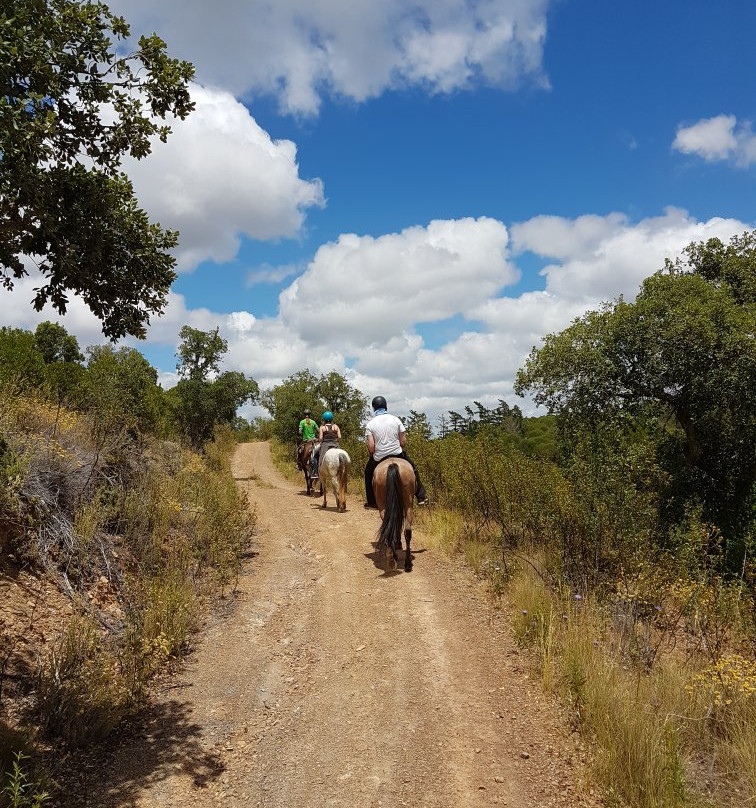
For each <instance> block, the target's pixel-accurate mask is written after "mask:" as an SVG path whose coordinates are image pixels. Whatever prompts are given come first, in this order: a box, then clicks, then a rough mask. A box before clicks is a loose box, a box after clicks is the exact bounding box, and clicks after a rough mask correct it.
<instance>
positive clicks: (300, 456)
mask: <svg viewBox="0 0 756 808" xmlns="http://www.w3.org/2000/svg"><path fill="white" fill-rule="evenodd" d="M314 447H315V441H314V440H306V441H305V442H304V443H303V444H302V445H301V446H300V447H299V449H298V450H297V467H298V468H299V470H300V471H303V472H304V476H305V484H306V485H307V496H308V497H309V496H310V495H311V494H312V491H313V485H312V483H313V480H312V478H311V477H310V460H311V459H312V450H313V448H314Z"/></svg>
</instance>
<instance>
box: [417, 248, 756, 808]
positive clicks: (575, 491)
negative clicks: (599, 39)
mask: <svg viewBox="0 0 756 808" xmlns="http://www.w3.org/2000/svg"><path fill="white" fill-rule="evenodd" d="M755 333H756V234H745V235H744V236H742V237H740V238H736V239H733V241H732V242H731V243H730V244H729V245H723V244H721V243H720V242H718V241H711V242H708V243H707V244H694V245H691V246H690V247H689V248H688V250H687V253H686V260H685V261H684V262H683V261H680V262H677V263H674V264H673V263H668V264H667V266H666V267H665V268H664V269H663V270H661V271H660V272H658V273H657V274H655V275H653V276H652V277H650V278H648V279H647V280H646V281H645V283H644V284H643V286H642V288H641V290H640V292H639V294H638V296H637V298H636V300H635V302H634V303H627V302H625V301H623V300H618V301H616V302H615V303H613V304H609V305H606V306H605V307H604V308H603V309H602V310H601V311H598V312H590V313H588V314H586V315H585V316H583V317H581V318H580V319H578V320H576V321H575V322H574V323H573V324H572V325H571V326H570V327H569V328H568V329H566V330H565V331H563V332H561V333H560V334H556V335H550V336H548V337H546V339H545V340H544V343H543V346H542V347H540V348H537V349H534V351H533V353H532V354H531V356H530V358H529V359H528V361H527V363H526V364H525V366H524V367H523V369H522V370H521V372H520V374H519V376H518V381H517V388H518V390H519V391H520V392H521V393H528V394H530V395H531V396H532V397H533V399H534V400H535V401H536V402H537V403H539V404H542V405H544V406H546V407H547V408H548V410H549V412H550V413H551V415H549V416H546V417H545V418H542V419H536V423H533V424H532V427H531V426H530V424H531V419H528V418H525V419H522V420H521V419H520V417H519V413H515V418H514V419H512V418H509V420H508V419H507V418H505V417H503V416H504V413H503V412H500V413H499V414H498V415H497V414H496V413H494V414H493V416H492V413H491V411H488V410H486V409H485V408H482V407H480V405H477V404H476V405H475V407H476V408H477V410H476V409H473V408H472V407H470V408H467V415H466V417H459V418H455V416H456V415H457V414H456V413H450V416H449V419H446V420H447V423H449V422H451V421H452V419H453V423H452V427H453V428H452V429H451V431H450V432H449V433H448V434H446V435H445V436H444V437H437V438H434V439H428V436H427V433H426V434H422V433H421V432H419V431H415V433H414V434H412V435H411V440H410V453H411V455H412V456H413V459H414V460H415V461H416V462H417V463H418V465H419V467H420V468H421V469H422V471H423V475H424V482H425V483H426V487H427V488H428V489H429V492H430V496H431V499H432V502H433V503H434V507H433V508H432V510H431V511H430V513H427V514H426V515H425V519H426V522H425V528H426V530H427V533H428V535H429V537H432V538H433V539H435V540H436V541H437V542H438V544H439V546H441V547H443V548H445V549H446V550H447V551H449V552H457V553H460V554H462V555H463V556H464V558H465V559H466V560H467V562H468V563H469V564H470V565H471V566H472V567H474V568H475V569H476V570H477V571H479V572H480V573H481V574H482V575H484V576H485V577H486V578H487V580H488V582H489V585H490V588H491V590H492V592H493V593H495V594H496V595H497V596H500V597H502V598H503V599H504V600H505V601H506V603H507V604H508V608H509V609H510V610H511V614H512V623H513V631H514V635H515V637H516V639H517V641H518V642H519V643H520V644H521V645H522V646H523V647H524V648H528V649H530V650H531V651H532V657H533V660H534V664H535V666H536V668H537V670H538V672H539V675H540V678H541V682H542V684H543V687H544V688H545V689H546V690H547V691H549V692H552V693H554V694H557V695H558V696H560V697H561V698H562V699H563V700H564V704H565V705H566V708H567V709H568V713H569V717H570V720H571V721H572V723H573V725H574V727H575V729H576V730H579V731H580V732H582V733H584V734H585V735H586V736H587V738H589V739H590V740H592V741H593V742H594V745H595V777H596V780H597V782H598V783H599V784H600V785H601V787H602V789H603V793H604V794H605V797H606V800H607V803H608V804H609V805H617V806H631V807H632V808H658V806H664V808H673V807H677V806H680V807H681V808H682V806H743V805H747V804H750V803H751V802H752V801H753V795H754V794H756V654H755V650H756V625H755V622H754V621H755V618H756V601H755V599H754V595H755V594H756V578H755V572H756V564H755V563H754V553H755V552H756V520H755V516H756V510H755V508H754V505H755V504H756V488H755V486H754V481H755V480H756V411H754V407H753V401H754V400H756V350H755V347H756V346H754V334H755ZM536 436H537V437H536Z"/></svg>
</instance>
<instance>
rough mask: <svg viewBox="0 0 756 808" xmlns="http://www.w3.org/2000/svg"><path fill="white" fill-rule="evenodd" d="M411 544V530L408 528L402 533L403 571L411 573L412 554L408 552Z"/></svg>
mask: <svg viewBox="0 0 756 808" xmlns="http://www.w3.org/2000/svg"><path fill="white" fill-rule="evenodd" d="M411 543H412V528H411V527H408V528H406V529H405V531H404V544H405V550H404V571H405V572H412V552H411V551H410V544H411Z"/></svg>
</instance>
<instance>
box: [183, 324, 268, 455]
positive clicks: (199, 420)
mask: <svg viewBox="0 0 756 808" xmlns="http://www.w3.org/2000/svg"><path fill="white" fill-rule="evenodd" d="M179 336H180V337H181V344H180V345H179V349H178V352H177V354H176V356H177V358H178V364H177V366H176V367H177V370H178V372H179V375H180V376H181V377H182V378H181V380H180V381H179V383H178V384H177V385H176V386H175V387H173V388H172V389H171V390H169V391H168V400H169V401H170V404H171V410H172V413H173V417H174V420H175V422H176V425H177V427H178V429H179V431H180V432H181V433H182V434H183V435H184V436H185V437H186V438H187V439H188V440H189V442H190V443H191V444H192V446H194V447H196V448H200V447H202V446H203V445H204V444H205V443H207V441H209V440H211V439H212V437H213V432H214V430H215V427H216V426H218V425H219V424H228V425H232V424H233V423H234V420H235V418H236V411H237V410H238V409H239V407H241V406H242V404H245V403H247V402H254V401H257V399H258V398H259V395H260V388H259V387H258V385H257V382H256V381H255V380H254V379H248V378H247V377H246V376H245V375H244V374H243V373H239V372H237V371H226V372H225V373H220V374H218V370H219V369H220V364H221V361H222V359H223V355H224V354H225V352H226V350H227V348H228V343H227V342H226V340H224V339H223V338H222V337H220V336H219V335H218V329H217V328H216V329H215V330H214V331H199V330H197V329H196V328H190V327H189V326H186V325H185V326H183V328H182V329H181V331H180V332H179ZM215 374H217V375H215ZM211 375H215V378H214V379H212V380H211V379H210V376H211Z"/></svg>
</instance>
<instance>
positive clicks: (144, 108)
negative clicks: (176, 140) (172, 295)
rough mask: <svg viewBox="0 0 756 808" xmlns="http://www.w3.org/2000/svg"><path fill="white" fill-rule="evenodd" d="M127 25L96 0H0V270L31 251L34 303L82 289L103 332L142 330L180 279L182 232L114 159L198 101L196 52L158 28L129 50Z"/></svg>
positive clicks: (6, 281)
mask: <svg viewBox="0 0 756 808" xmlns="http://www.w3.org/2000/svg"><path fill="white" fill-rule="evenodd" d="M128 37H129V26H128V25H127V23H126V21H125V20H124V19H123V18H122V17H118V16H116V15H114V14H113V13H111V11H110V10H109V8H108V7H107V6H106V5H105V4H104V3H100V2H76V0H3V2H2V4H0V283H2V285H3V286H4V287H5V289H7V290H12V289H13V288H14V285H15V283H14V282H15V281H17V280H18V279H20V278H23V277H24V276H26V275H27V274H28V269H27V264H26V263H25V261H26V262H29V261H32V262H34V263H35V264H36V266H37V269H38V271H39V275H40V278H41V285H40V286H39V287H38V288H37V289H36V290H35V292H36V294H35V296H34V299H33V305H34V307H35V308H36V309H37V310H41V309H42V308H43V306H44V305H45V304H46V303H50V304H51V305H52V307H53V308H54V309H55V310H56V311H58V312H59V313H61V314H63V313H65V311H66V307H67V304H68V296H69V294H78V295H80V296H81V297H82V299H83V300H84V301H85V302H86V304H87V305H88V306H89V308H90V309H91V310H92V312H93V313H94V314H95V315H96V316H97V317H98V318H99V319H100V321H101V322H102V328H103V333H104V334H105V335H106V336H107V337H109V338H111V339H117V338H119V337H123V336H125V335H127V334H131V335H134V336H144V333H145V326H146V324H147V323H148V322H149V317H150V316H151V315H153V314H159V313H160V312H162V310H163V308H164V306H165V302H166V295H167V292H168V289H169V288H170V285H171V283H172V282H173V280H174V278H175V273H174V271H173V267H174V264H175V259H174V258H173V257H172V256H171V255H170V253H169V250H170V249H171V248H172V247H174V246H175V245H176V243H177V234H176V233H175V232H170V231H167V230H163V229H162V228H161V226H160V225H159V224H155V223H152V222H150V221H149V219H148V217H147V215H146V213H145V212H144V211H143V210H141V209H140V207H139V205H138V203H137V200H136V199H135V196H134V190H133V187H132V185H131V183H130V181H129V180H128V178H127V177H126V175H125V174H124V173H123V172H122V171H121V170H120V166H121V163H122V160H123V158H124V156H126V155H129V156H131V157H134V158H137V159H141V158H143V157H146V156H147V155H148V154H149V153H150V150H151V143H152V141H153V139H154V138H155V137H157V138H159V139H160V140H162V141H165V139H166V137H167V136H168V133H169V131H170V129H169V127H168V126H167V125H165V123H164V121H165V119H166V117H167V116H169V115H173V116H177V117H179V118H184V117H186V116H187V115H188V114H189V113H190V112H191V110H192V109H193V103H192V101H191V100H190V97H189V92H188V84H189V81H190V80H191V78H192V76H193V73H194V69H193V67H192V65H191V64H189V63H188V62H184V61H179V60H176V59H172V58H170V57H169V56H168V55H167V54H166V45H165V43H164V42H163V41H162V40H161V39H160V37H158V36H157V35H155V34H153V35H152V36H142V37H141V38H140V39H139V42H138V46H137V48H136V50H135V51H134V52H132V53H125V52H123V51H122V50H121V48H122V47H123V44H124V42H125V41H126V40H127V39H128Z"/></svg>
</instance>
